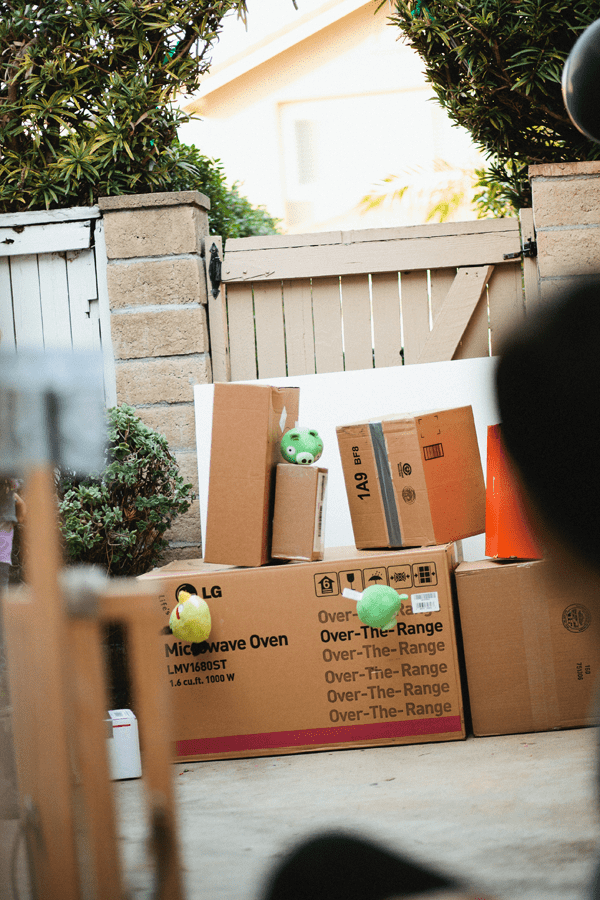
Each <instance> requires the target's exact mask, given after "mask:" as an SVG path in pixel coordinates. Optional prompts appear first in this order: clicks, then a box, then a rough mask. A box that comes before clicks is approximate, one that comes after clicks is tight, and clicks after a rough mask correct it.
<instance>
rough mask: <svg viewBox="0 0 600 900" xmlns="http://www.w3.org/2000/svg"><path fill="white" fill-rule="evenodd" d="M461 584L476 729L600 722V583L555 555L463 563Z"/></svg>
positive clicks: (524, 728)
mask: <svg viewBox="0 0 600 900" xmlns="http://www.w3.org/2000/svg"><path fill="white" fill-rule="evenodd" d="M456 590H457V594H458V606H459V614H460V624H461V631H462V637H463V643H464V658H465V666H466V675H467V686H468V693H469V703H470V709H471V718H472V726H473V733H474V734H475V735H477V736H482V735H490V734H519V733H521V732H530V731H549V730H551V729H557V728H575V727H582V726H584V725H591V724H596V722H597V719H596V715H595V710H594V708H593V707H594V695H595V692H596V690H597V685H598V676H599V675H600V612H599V611H598V606H597V600H596V593H597V587H596V588H595V589H594V588H593V587H591V588H590V590H586V589H580V588H579V587H578V589H577V590H575V585H574V576H573V575H571V574H570V573H569V570H568V569H567V568H566V567H565V568H564V569H563V568H558V567H557V565H556V564H554V563H553V562H551V561H550V560H534V561H530V562H506V563H502V562H494V561H492V560H481V561H479V562H463V563H461V564H460V565H459V566H458V568H457V570H456Z"/></svg>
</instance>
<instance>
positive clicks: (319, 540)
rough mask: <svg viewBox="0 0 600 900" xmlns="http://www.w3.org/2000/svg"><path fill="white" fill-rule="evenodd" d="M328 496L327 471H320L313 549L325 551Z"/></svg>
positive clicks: (318, 551)
mask: <svg viewBox="0 0 600 900" xmlns="http://www.w3.org/2000/svg"><path fill="white" fill-rule="evenodd" d="M326 496H327V472H319V474H318V477H317V506H316V509H315V530H314V540H313V551H314V552H315V553H323V550H324V547H325V529H324V521H323V520H324V517H325V500H326Z"/></svg>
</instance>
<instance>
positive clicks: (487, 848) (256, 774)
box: [0, 729, 600, 900]
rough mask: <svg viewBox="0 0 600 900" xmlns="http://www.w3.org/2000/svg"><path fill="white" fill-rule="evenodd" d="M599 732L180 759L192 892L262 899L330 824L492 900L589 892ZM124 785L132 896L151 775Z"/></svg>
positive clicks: (20, 869) (2, 840) (2, 859)
mask: <svg viewBox="0 0 600 900" xmlns="http://www.w3.org/2000/svg"><path fill="white" fill-rule="evenodd" d="M595 738H596V735H595V729H577V730H573V731H555V732H548V733H543V734H528V735H509V736H504V737H492V738H473V737H471V738H468V739H467V740H466V741H460V742H449V743H440V744H435V743H432V744H416V745H411V746H406V747H378V748H369V749H365V750H342V751H334V752H329V751H324V752H320V753H307V754H300V755H291V756H268V757H261V758H257V759H240V760H225V761H217V762H201V763H180V764H178V765H174V766H173V777H174V779H175V785H176V797H177V801H178V814H179V833H180V845H181V855H182V861H183V866H184V883H185V887H186V900H260V898H261V889H262V886H263V884H264V880H265V876H266V874H267V873H268V872H270V871H272V869H273V867H274V866H276V865H277V863H278V861H279V860H280V859H281V858H282V856H283V855H284V854H285V853H286V851H287V850H288V849H289V848H290V847H291V846H293V845H295V844H296V843H297V842H298V841H299V840H301V839H303V838H305V837H307V836H309V835H311V834H314V833H315V832H318V831H320V830H323V829H329V828H336V829H339V828H343V829H345V830H347V831H350V832H351V833H353V834H359V835H363V836H365V837H369V838H374V839H376V840H377V841H379V842H381V843H382V844H383V845H384V846H386V847H388V848H390V849H392V850H394V851H396V852H398V853H403V854H407V855H408V856H409V857H411V858H412V859H414V860H416V861H418V862H423V863H428V864H430V865H433V866H435V867H436V868H437V869H441V870H443V871H445V872H446V873H448V874H452V875H455V876H457V877H458V878H459V879H460V880H462V881H464V882H465V883H466V884H467V886H471V888H472V890H473V896H474V897H476V898H481V900H492V898H498V900H584V898H585V896H586V885H587V883H588V881H589V877H590V872H591V870H592V866H593V859H594V855H595V852H596V848H597V846H598V844H599V840H600V827H599V826H600V819H599V816H598V813H597V811H596V801H595V787H594V782H595V758H596V747H595ZM114 792H115V798H116V803H117V813H118V822H119V833H120V842H121V848H122V857H123V868H124V871H125V877H126V883H127V886H128V888H129V892H130V897H131V900H150V898H151V896H152V875H153V866H152V864H151V861H150V860H149V858H148V856H147V852H146V850H147V836H148V835H147V824H146V822H147V820H146V809H145V803H144V785H143V778H142V779H140V780H131V781H120V782H115V783H114ZM17 827H18V823H17V822H16V821H15V820H6V821H0V898H1V900H5V898H6V900H30V897H31V894H30V891H29V889H28V879H27V877H26V871H25V865H24V854H23V850H22V845H19V844H18V843H17V844H15V840H16V837H17ZM15 846H16V848H17V853H16V854H15V859H16V862H17V865H16V871H17V875H18V877H17V896H15V894H14V893H13V890H12V887H11V879H10V878H9V877H8V873H9V871H10V868H11V866H10V857H11V853H12V850H13V848H14V847H15ZM39 900H44V898H43V897H41V898H39ZM86 900H87V897H86ZM306 900H311V898H310V897H307V898H306Z"/></svg>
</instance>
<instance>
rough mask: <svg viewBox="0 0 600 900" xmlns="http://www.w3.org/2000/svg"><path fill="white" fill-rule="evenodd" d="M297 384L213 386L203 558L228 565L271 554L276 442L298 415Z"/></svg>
mask: <svg viewBox="0 0 600 900" xmlns="http://www.w3.org/2000/svg"><path fill="white" fill-rule="evenodd" d="M299 393H300V391H299V389H298V388H294V387H289V388H287V387H286V388H276V387H273V386H271V385H265V384H235V383H233V384H231V383H219V384H215V387H214V401H213V420H212V437H211V451H210V473H209V482H208V506H207V514H206V534H205V535H204V558H205V560H206V561H209V562H212V563H222V564H225V565H231V566H262V565H264V563H266V562H268V560H269V559H270V551H271V546H270V542H271V525H272V519H273V502H274V494H275V468H276V466H277V463H278V462H280V461H281V459H282V457H281V451H280V449H279V444H280V442H281V438H282V437H283V435H284V434H285V432H286V431H288V429H290V428H293V427H294V426H295V425H296V423H297V421H298V404H299Z"/></svg>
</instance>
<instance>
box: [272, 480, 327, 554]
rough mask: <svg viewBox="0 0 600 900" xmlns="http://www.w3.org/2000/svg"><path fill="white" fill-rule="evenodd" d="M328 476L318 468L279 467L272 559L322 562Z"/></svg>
mask: <svg viewBox="0 0 600 900" xmlns="http://www.w3.org/2000/svg"><path fill="white" fill-rule="evenodd" d="M327 475H328V471H327V469H321V468H319V467H317V466H296V465H288V464H286V463H280V464H279V465H278V466H277V474H276V479H275V512H274V513H273V540H272V545H271V556H272V557H273V559H298V560H307V561H308V562H310V561H312V560H316V559H323V553H324V551H325V501H326V496H327Z"/></svg>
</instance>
